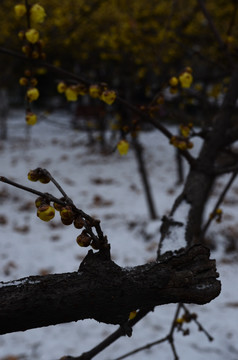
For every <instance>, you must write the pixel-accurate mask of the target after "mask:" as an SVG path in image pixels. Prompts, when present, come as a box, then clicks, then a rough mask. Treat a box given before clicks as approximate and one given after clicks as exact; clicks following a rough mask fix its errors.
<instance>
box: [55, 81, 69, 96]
mask: <svg viewBox="0 0 238 360" xmlns="http://www.w3.org/2000/svg"><path fill="white" fill-rule="evenodd" d="M66 89H67V86H66V84H65V83H64V82H63V81H61V82H60V83H59V84H58V85H57V91H58V92H59V93H60V94H62V93H64V92H65V90H66Z"/></svg>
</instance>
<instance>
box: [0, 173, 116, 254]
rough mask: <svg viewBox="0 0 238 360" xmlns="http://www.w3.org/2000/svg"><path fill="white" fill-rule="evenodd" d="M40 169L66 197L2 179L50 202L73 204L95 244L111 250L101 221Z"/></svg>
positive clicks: (1, 178)
mask: <svg viewBox="0 0 238 360" xmlns="http://www.w3.org/2000/svg"><path fill="white" fill-rule="evenodd" d="M37 170H38V171H40V172H41V174H45V175H47V176H48V177H49V178H50V179H51V181H53V180H54V181H53V182H54V184H55V185H56V184H57V188H58V189H61V193H62V194H63V195H64V198H61V199H58V198H56V197H55V196H53V195H51V194H49V193H43V192H41V191H38V190H35V189H32V188H30V187H28V186H24V185H21V184H19V183H16V182H14V181H12V180H10V179H8V178H6V177H5V176H0V181H1V182H3V183H6V184H9V185H11V186H14V187H16V188H19V189H21V190H24V191H27V192H30V193H32V194H35V195H38V196H40V197H42V198H44V199H45V200H46V201H48V202H54V203H57V204H59V205H62V206H66V205H69V206H71V208H72V210H73V211H74V213H75V214H79V215H80V216H81V218H83V220H84V227H85V229H86V231H87V233H88V234H89V235H90V237H91V238H92V240H94V242H95V244H96V245H97V246H98V249H99V250H101V249H105V246H106V248H107V249H108V250H110V246H109V244H108V243H107V237H106V236H104V234H103V231H102V229H101V226H100V221H99V220H95V219H93V218H92V217H91V216H89V215H88V214H86V213H85V212H84V211H83V210H81V209H78V208H77V207H76V206H75V205H74V204H73V202H72V200H71V199H70V198H69V197H68V196H67V194H66V193H65V191H64V190H63V189H62V188H61V186H60V185H59V184H58V182H57V181H56V180H55V179H54V178H53V177H52V175H51V174H50V173H49V172H48V171H47V170H46V169H41V168H37ZM93 227H94V228H95V230H96V233H97V236H96V235H95V234H94V232H93V230H92V228H93Z"/></svg>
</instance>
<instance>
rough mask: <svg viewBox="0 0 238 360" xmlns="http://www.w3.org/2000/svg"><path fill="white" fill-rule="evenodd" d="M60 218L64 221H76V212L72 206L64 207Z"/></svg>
mask: <svg viewBox="0 0 238 360" xmlns="http://www.w3.org/2000/svg"><path fill="white" fill-rule="evenodd" d="M60 216H61V219H63V220H72V221H73V219H74V212H73V210H72V208H71V207H70V206H65V207H62V208H61V210H60Z"/></svg>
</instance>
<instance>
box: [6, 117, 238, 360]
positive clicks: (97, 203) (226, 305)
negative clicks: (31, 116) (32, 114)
mask: <svg viewBox="0 0 238 360" xmlns="http://www.w3.org/2000/svg"><path fill="white" fill-rule="evenodd" d="M141 142H142V143H143V144H144V146H145V153H144V156H145V159H146V167H147V169H148V171H149V176H150V178H149V180H150V183H151V187H152V191H153V196H154V199H155V203H156V209H157V211H158V214H159V217H160V218H161V216H162V215H165V214H168V212H169V210H170V208H171V206H172V204H173V200H174V199H175V197H176V196H177V195H178V194H179V192H180V190H181V187H180V186H177V185H176V170H175V167H174V150H173V148H172V147H171V146H169V145H168V142H167V140H166V139H164V137H163V136H162V135H160V134H159V133H158V132H156V131H155V132H147V133H143V134H142V136H141ZM86 143H87V137H86V135H85V134H84V133H80V132H77V131H73V130H70V126H69V115H68V114H67V113H61V114H60V113H57V114H51V115H49V116H44V117H42V121H40V122H39V124H38V125H36V126H35V127H33V128H31V129H30V130H29V128H28V130H27V129H26V127H25V124H24V114H23V113H21V112H19V111H17V112H16V111H15V112H12V113H11V116H10V119H9V140H8V141H6V142H1V143H0V156H1V157H0V159H1V171H0V175H3V176H6V177H8V178H10V179H11V180H14V181H17V182H19V183H21V184H23V185H25V186H32V187H33V188H35V189H37V190H40V191H42V192H51V193H52V194H53V195H55V196H60V194H59V193H58V190H57V189H56V188H54V187H53V186H52V184H47V185H43V184H38V183H30V182H29V181H28V180H27V173H28V171H29V170H30V169H34V168H36V167H44V168H47V170H48V171H50V172H51V173H52V175H53V176H54V177H55V178H56V179H57V181H58V182H59V183H60V184H61V185H62V187H63V188H64V190H65V191H66V193H67V194H68V196H70V197H71V198H72V199H73V200H74V202H75V204H76V205H77V206H78V207H79V208H81V209H82V210H84V211H85V212H87V213H89V214H90V215H92V216H95V217H96V218H99V219H101V226H102V229H103V231H104V233H105V234H106V235H107V236H108V239H109V242H110V243H111V248H112V256H113V259H114V261H116V262H117V263H118V264H119V265H121V266H134V265H138V264H142V263H145V262H147V261H151V260H154V259H155V257H156V250H157V244H158V239H159V227H160V221H159V220H156V221H155V220H154V221H151V220H150V219H149V215H148V214H149V213H148V209H147V205H146V201H145V198H144V193H143V186H142V183H141V181H140V176H139V173H138V171H137V164H136V161H135V157H134V153H133V151H132V150H131V151H130V152H129V153H128V155H127V156H125V157H120V156H119V154H118V153H117V152H112V153H110V154H107V155H102V154H100V152H99V151H98V147H94V148H92V147H88V146H86ZM198 145H199V144H197V146H198ZM194 151H196V149H195V150H194ZM227 178H228V177H227ZM223 184H224V181H223V180H219V181H218V184H217V187H216V188H215V189H214V195H217V194H218V191H219V190H221V189H222V186H224V185H223ZM237 192H238V181H235V182H234V184H233V187H232V190H231V192H230V193H229V195H228V196H227V198H226V201H225V204H224V206H223V210H224V219H225V220H226V222H224V223H223V222H222V223H221V224H216V223H215V224H214V225H212V226H211V228H210V231H209V234H208V235H209V237H210V238H213V239H215V242H217V243H218V244H219V246H218V248H217V249H216V251H214V253H213V257H217V258H218V271H219V273H220V276H221V281H222V293H221V295H220V296H219V297H218V298H217V299H215V300H214V301H213V302H211V303H210V304H207V305H204V306H194V305H193V306H190V307H189V308H190V309H191V310H192V311H194V312H196V313H197V314H198V316H199V318H198V319H199V321H200V322H201V323H202V325H203V326H204V327H205V329H206V330H207V331H208V332H209V333H210V334H211V335H212V336H213V337H214V341H213V342H209V341H208V340H207V338H206V336H205V335H204V333H203V332H199V331H198V329H197V327H196V325H195V324H188V325H187V326H188V327H189V328H190V333H191V334H190V336H187V337H183V336H182V335H181V334H180V333H178V334H176V342H175V345H176V348H177V351H178V354H179V356H180V358H181V359H183V360H188V359H191V358H192V359H193V360H200V359H204V358H205V357H207V356H209V358H210V360H222V359H224V358H225V359H226V360H237V359H238V345H237V338H238V328H237V319H238V317H237V315H238V286H237V279H236V274H237V271H238V261H237V259H238V258H237V254H234V253H233V252H232V253H231V255H229V256H228V254H227V253H225V252H224V246H223V244H224V236H226V238H227V239H228V240H227V241H229V243H228V242H227V243H226V244H227V245H232V241H233V240H235V241H236V240H237V224H238V214H237V212H236V206H237V202H238V197H237ZM34 200H35V196H34V195H33V194H30V193H27V192H24V191H22V190H19V189H17V188H14V187H11V186H8V185H6V184H3V183H0V280H1V281H11V280H16V279H19V278H22V277H26V276H28V275H37V274H45V273H61V272H67V271H69V272H71V271H75V270H77V269H78V267H79V264H80V261H81V260H82V259H83V257H84V256H85V255H86V253H87V250H86V249H82V248H80V247H79V246H78V245H77V244H76V241H75V239H76V237H77V235H78V230H77V229H75V228H73V227H72V226H68V227H67V226H63V225H61V223H60V219H59V217H57V216H56V217H55V219H53V220H52V221H51V222H50V223H44V222H42V221H41V220H39V218H37V217H36V210H35V207H34ZM215 200H216V197H215V196H213V197H212V199H211V202H210V205H209V206H208V208H207V212H206V213H207V215H208V214H209V213H210V212H211V210H212V206H213V204H214V203H215ZM178 220H179V219H178ZM232 239H233V240H232ZM175 308H176V307H175V305H169V306H161V307H158V308H156V310H155V311H154V312H153V313H151V314H149V315H148V316H147V317H146V318H145V319H144V320H142V321H141V322H139V323H138V324H137V325H136V326H135V327H134V330H133V336H132V337H131V338H126V337H123V338H121V339H119V340H118V341H117V342H115V343H114V344H113V345H111V346H110V347H108V348H107V349H106V350H105V351H104V352H103V353H101V354H99V355H98V356H96V359H98V360H112V359H115V358H116V357H118V356H119V355H122V354H124V353H126V352H128V351H130V350H133V349H134V348H137V347H139V346H142V345H144V344H146V343H148V342H152V341H154V340H157V339H160V338H162V337H164V336H165V335H167V332H168V329H169V327H170V324H171V321H172V319H173V316H174V312H175ZM116 329H117V327H115V326H112V325H105V324H99V323H97V322H95V321H93V320H86V321H79V322H77V323H69V324H63V325H57V326H50V327H46V328H41V329H34V330H29V331H26V332H17V333H12V334H7V335H3V336H1V337H0V360H3V359H5V358H6V359H10V355H11V356H16V359H24V360H30V359H31V360H32V359H34V360H56V359H59V358H60V357H61V356H63V355H72V356H76V355H80V354H81V353H82V352H85V351H88V350H90V349H91V348H92V347H93V346H95V345H97V344H98V342H99V341H101V340H103V339H104V338H105V337H106V336H107V335H109V334H110V333H111V332H112V331H114V330H116ZM7 356H9V358H7ZM145 358H146V359H147V360H154V359H158V358H160V359H163V360H171V359H173V354H172V351H171V348H170V347H169V345H168V344H167V343H164V344H161V345H158V346H155V347H153V348H151V349H150V350H146V351H144V352H140V353H137V354H136V355H134V356H130V357H129V359H136V360H142V359H145Z"/></svg>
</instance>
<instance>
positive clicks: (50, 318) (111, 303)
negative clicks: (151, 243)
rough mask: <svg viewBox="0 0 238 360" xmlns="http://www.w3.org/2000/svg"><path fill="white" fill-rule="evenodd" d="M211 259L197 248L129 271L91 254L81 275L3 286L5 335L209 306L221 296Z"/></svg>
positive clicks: (0, 327)
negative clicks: (169, 307)
mask: <svg viewBox="0 0 238 360" xmlns="http://www.w3.org/2000/svg"><path fill="white" fill-rule="evenodd" d="M209 255H210V254H209V250H208V249H207V248H205V247H203V246H201V245H197V246H194V247H192V248H190V249H189V250H187V251H186V252H182V253H179V254H177V255H173V256H170V257H166V258H164V259H163V261H161V262H153V263H149V264H145V265H142V266H136V267H133V268H130V269H127V268H121V267H120V266H118V265H116V264H115V263H114V262H113V261H111V260H107V261H106V260H105V259H102V258H101V257H100V256H101V254H100V252H98V253H93V252H92V250H90V251H89V252H88V255H87V256H86V257H85V259H84V260H83V262H82V263H81V265H80V268H79V271H78V272H74V273H65V274H53V275H47V276H31V277H29V278H24V279H20V280H16V281H12V282H8V283H0V334H5V333H8V332H14V331H23V330H27V329H31V328H36V327H42V326H48V325H55V324H59V323H64V322H70V321H77V320H83V319H86V318H93V319H95V320H97V321H100V322H104V323H110V324H123V323H125V322H126V321H127V319H128V316H129V313H130V312H131V311H132V310H136V309H142V308H148V307H149V308H153V307H155V306H157V305H162V304H167V303H177V302H184V303H196V304H205V303H207V302H209V301H211V300H212V299H214V298H215V297H216V296H218V295H219V293H220V281H219V280H217V277H218V273H217V272H216V265H215V261H214V260H210V259H209Z"/></svg>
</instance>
